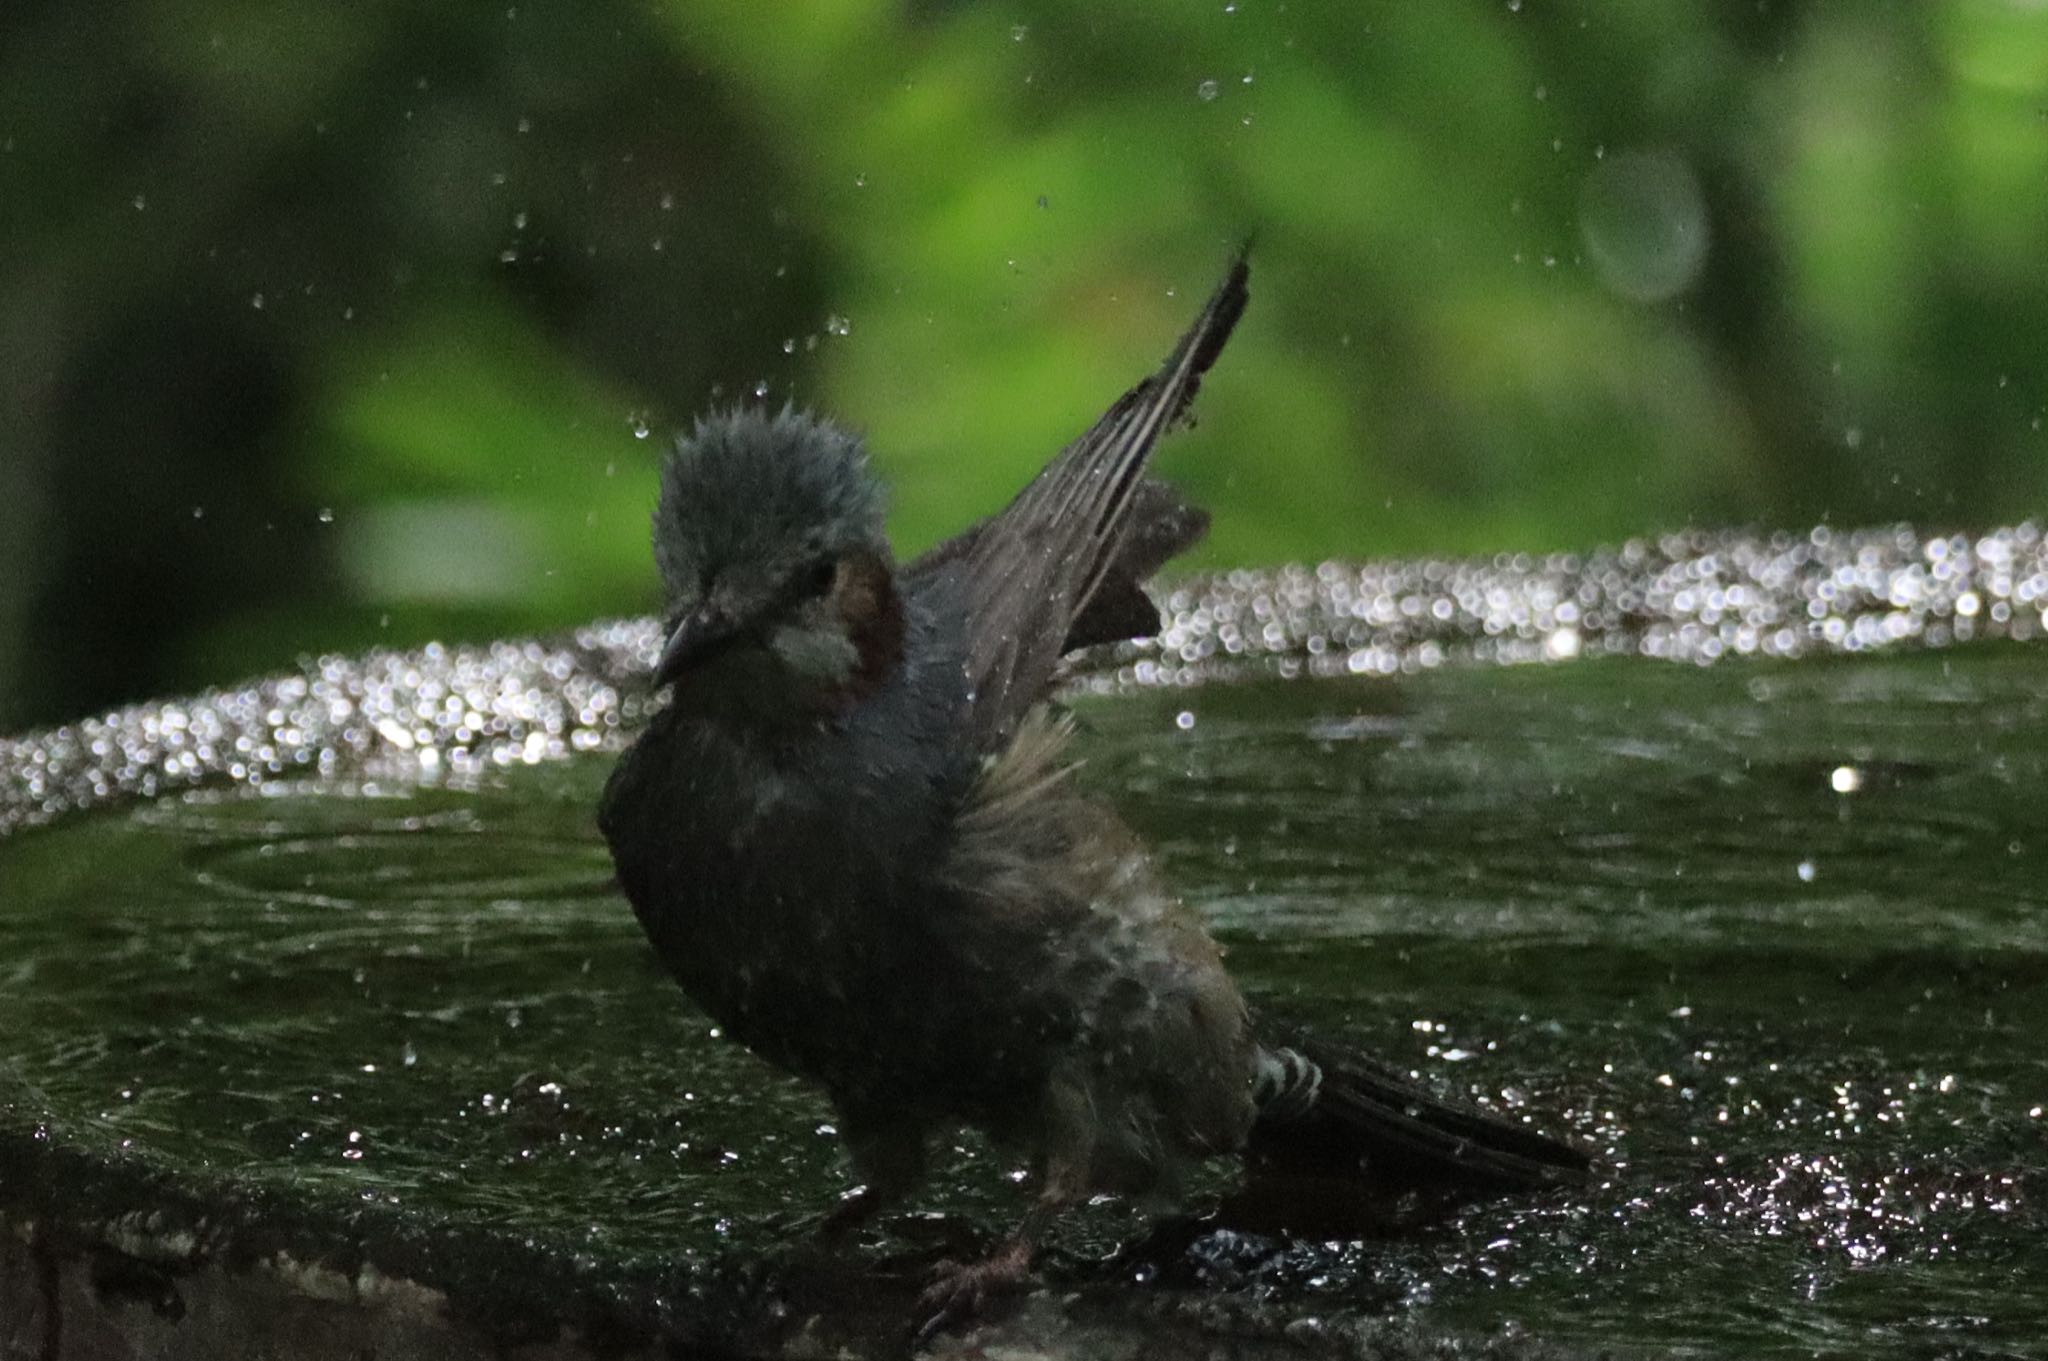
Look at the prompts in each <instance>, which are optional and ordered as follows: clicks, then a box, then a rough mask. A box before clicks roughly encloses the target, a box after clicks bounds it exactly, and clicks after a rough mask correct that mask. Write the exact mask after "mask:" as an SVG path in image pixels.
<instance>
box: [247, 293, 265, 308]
mask: <svg viewBox="0 0 2048 1361" xmlns="http://www.w3.org/2000/svg"><path fill="white" fill-rule="evenodd" d="M249 306H251V307H253V308H255V309H256V310H257V311H259V312H261V311H262V310H263V295H262V294H261V293H258V294H255V295H254V296H253V297H251V298H250V299H249Z"/></svg>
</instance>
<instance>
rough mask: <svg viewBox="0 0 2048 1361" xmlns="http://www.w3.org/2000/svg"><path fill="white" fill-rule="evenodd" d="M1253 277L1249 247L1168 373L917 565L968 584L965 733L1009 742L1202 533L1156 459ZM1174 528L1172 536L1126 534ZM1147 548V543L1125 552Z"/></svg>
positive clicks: (918, 579) (924, 576)
mask: <svg viewBox="0 0 2048 1361" xmlns="http://www.w3.org/2000/svg"><path fill="white" fill-rule="evenodd" d="M1249 274H1250V268H1249V266H1248V265H1247V263H1246V261H1245V257H1244V255H1243V253H1242V252H1240V253H1239V255H1238V257H1237V259H1236V260H1235V261H1233V262H1232V264H1231V267H1230V271H1229V273H1228V274H1227V275H1225V277H1224V279H1223V282H1222V283H1221V284H1220V285H1218V287H1217V289H1216V291H1215V293H1214V294H1212V295H1211V296H1210V298H1209V301H1208V304H1207V305H1206V306H1205V307H1203V309H1202V313H1201V315H1200V316H1199V317H1197V318H1196V319H1195V323H1194V325H1193V326H1191V327H1189V329H1188V331H1187V334H1185V335H1183V336H1182V337H1181V339H1180V343H1179V344H1178V345H1176V346H1174V349H1173V353H1172V354H1170V355H1168V356H1167V359H1166V363H1165V364H1164V365H1163V366H1162V367H1161V368H1160V370H1159V372H1157V373H1156V374H1154V375H1152V376H1151V377H1150V378H1147V379H1146V380H1145V381H1144V382H1142V383H1140V384H1138V385H1137V386H1136V387H1134V388H1132V389H1131V390H1130V391H1129V392H1127V393H1125V394H1124V395H1123V396H1122V397H1120V398H1119V399H1118V400H1117V402H1116V404H1115V405H1114V406H1112V407H1110V409H1109V410H1108V411H1107V412H1105V413H1104V414H1103V416H1102V418H1101V419H1100V420H1098V421H1096V423H1095V424H1094V425H1093V426H1092V427H1090V428H1089V430H1088V431H1087V433H1085V434H1083V435H1082V436H1081V437H1080V438H1079V439H1077V440H1075V441H1074V442H1073V443H1072V444H1070V445H1068V446H1067V447H1066V448H1065V449H1063V450H1062V451H1061V452H1060V453H1059V454H1058V456H1056V457H1055V458H1054V459H1053V460H1052V462H1051V463H1049V464H1047V465H1046V466H1045V469H1044V470H1043V471H1042V472H1040V473H1039V475H1038V476H1037V477H1036V478H1034V479H1032V481H1031V482H1030V484H1029V485H1027V486H1026V487H1025V488H1024V490H1023V491H1021V492H1019V493H1018V495H1017V497H1016V499H1015V500H1013V501H1011V502H1010V504H1009V505H1008V506H1007V507H1005V508H1004V509H1003V510H1002V511H1001V512H1000V513H999V514H997V515H996V516H994V517H993V518H991V519H989V520H987V521H984V522H983V523H981V524H979V525H976V526H975V527H974V528H972V529H970V530H968V531H967V532H966V533H964V534H961V535H959V536H957V537H956V538H954V539H951V540H948V541H947V542H946V543H943V544H941V545H939V547H937V548H936V549H934V550H932V552H931V553H929V554H927V555H926V556H925V557H923V558H921V559H919V560H918V561H917V562H916V563H914V564H912V566H911V569H910V576H911V581H912V586H913V589H917V588H918V587H919V586H920V585H928V584H930V583H931V582H933V581H935V580H938V579H941V578H944V579H947V580H949V581H951V582H952V583H953V585H954V587H955V588H956V589H957V590H959V591H960V592H961V596H960V603H961V605H962V606H964V608H965V609H966V611H967V619H968V637H967V642H966V658H965V666H966V671H967V680H968V685H969V689H970V692H971V694H972V699H971V701H970V704H969V710H968V716H967V729H968V733H969V736H970V738H971V740H972V741H973V742H974V743H975V745H977V746H978V747H979V748H980V749H981V750H984V751H988V750H993V749H995V748H996V747H998V746H1000V745H1001V744H1002V743H1003V742H1004V741H1005V740H1007V738H1008V737H1009V736H1010V734H1012V733H1013V732H1014V731H1015V730H1016V726H1017V723H1018V721H1019V720H1020V719H1021V718H1022V717H1023V716H1024V714H1025V713H1026V712H1028V711H1029V710H1030V708H1031V706H1032V705H1034V704H1036V703H1037V702H1038V701H1039V700H1040V699H1042V698H1043V697H1044V695H1045V693H1046V691H1047V689H1048V688H1049V687H1050V686H1051V684H1052V681H1053V678H1054V675H1055V673H1056V671H1057V669H1058V666H1059V660H1060V657H1061V656H1062V655H1063V654H1065V653H1066V652H1068V651H1069V650H1071V648H1072V647H1073V646H1077V645H1078V643H1075V642H1070V637H1071V638H1077V639H1079V640H1081V641H1091V642H1092V641H1100V640H1101V639H1102V638H1103V637H1105V636H1109V635H1112V634H1114V633H1117V632H1118V631H1119V630H1120V628H1121V627H1123V626H1126V625H1127V624H1128V622H1129V621H1130V618H1131V616H1132V614H1133V612H1134V611H1133V608H1132V607H1133V603H1134V602H1133V600H1132V595H1133V594H1134V593H1137V586H1138V582H1139V580H1141V579H1142V576H1143V575H1144V574H1147V573H1149V572H1150V571H1151V570H1152V569H1153V568H1155V567H1156V566H1157V565H1158V563H1159V561H1163V560H1164V557H1166V556H1170V555H1171V553H1172V552H1177V551H1179V549H1180V548H1183V547H1186V546H1187V544H1189V543H1192V542H1193V541H1194V540H1195V539H1196V538H1198V537H1200V534H1201V531H1202V528H1203V526H1204V525H1205V524H1206V519H1205V517H1203V516H1202V515H1201V514H1200V512H1199V511H1195V510H1193V509H1192V508H1190V507H1187V506H1185V505H1183V504H1181V503H1180V502H1179V501H1178V499H1177V498H1175V497H1173V496H1172V495H1171V493H1163V494H1158V493H1156V492H1154V491H1153V490H1152V489H1156V488H1157V484H1148V483H1147V481H1146V479H1145V464H1146V462H1147V460H1148V459H1149V458H1150V457H1151V454H1152V449H1153V447H1154V446H1155V445H1156V444H1157V443H1158V442H1159V438H1160V436H1161V435H1163V434H1165V433H1166V432H1167V431H1168V430H1169V429H1171V428H1172V427H1173V426H1174V424H1175V423H1176V422H1178V421H1179V420H1180V419H1181V418H1182V416H1183V415H1185V414H1186V411H1187V408H1188V404H1189V403H1190V402H1191V401H1193V400H1194V396H1195V392H1196V390H1197V389H1198V388H1199V387H1200V386H1201V382H1202V375H1203V374H1205V373H1207V372H1208V370H1209V367H1210V366H1211V365H1212V364H1214V363H1215V362H1216V357H1217V355H1219V354H1220V353H1222V350H1223V345H1224V342H1225V341H1227V340H1228V339H1229V338H1230V332H1231V329H1232V328H1233V327H1234V326H1236V324H1237V319H1238V318H1239V317H1240V316H1242V315H1243V313H1244V308H1245V304H1246V302H1247V301H1248V300H1249V297H1250V293H1249V290H1248V287H1247V280H1248V277H1249ZM1147 506H1150V507H1153V508H1155V509H1160V508H1162V507H1163V508H1165V509H1168V510H1170V512H1171V513H1172V514H1173V515H1174V516H1175V517H1176V518H1175V520H1174V521H1172V524H1173V525H1174V526H1176V528H1170V529H1168V530H1166V531H1160V530H1158V529H1157V527H1154V528H1153V530H1152V532H1151V533H1150V534H1149V536H1148V535H1147V532H1146V530H1147V527H1146V525H1145V524H1143V523H1142V519H1143V517H1142V515H1136V514H1134V510H1143V508H1144V507H1147ZM1162 533H1163V534H1164V539H1165V541H1166V542H1165V543H1164V544H1162V543H1159V542H1153V543H1146V544H1143V545H1139V544H1136V543H1129V542H1127V541H1128V540H1133V539H1134V537H1150V538H1151V539H1153V540H1160V539H1161V537H1162ZM1162 546H1164V547H1165V548H1166V551H1165V552H1164V553H1161V552H1159V551H1158V550H1159V548H1160V547H1162ZM1137 548H1142V550H1143V551H1138V552H1127V551H1126V550H1127V549H1137ZM1133 559H1140V561H1136V562H1134V561H1133ZM1142 559H1151V560H1149V561H1142ZM1133 568H1135V569H1136V570H1132V569H1133ZM1106 584H1107V585H1108V587H1109V591H1108V594H1107V596H1106V598H1105V608H1103V609H1101V610H1098V611H1096V613H1097V614H1099V615H1101V616H1102V617H1101V618H1100V619H1096V618H1093V617H1092V616H1091V617H1090V618H1089V619H1087V620H1084V619H1083V615H1084V614H1085V613H1087V612H1088V610H1089V606H1090V603H1091V602H1093V601H1094V600H1095V599H1096V597H1097V594H1098V593H1099V592H1103V591H1104V588H1105V585H1106Z"/></svg>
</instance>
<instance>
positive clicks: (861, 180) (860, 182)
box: [853, 173, 868, 189]
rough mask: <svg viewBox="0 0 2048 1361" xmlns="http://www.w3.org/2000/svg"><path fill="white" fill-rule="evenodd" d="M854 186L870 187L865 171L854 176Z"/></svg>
mask: <svg viewBox="0 0 2048 1361" xmlns="http://www.w3.org/2000/svg"><path fill="white" fill-rule="evenodd" d="M853 187H854V188H856V189H865V188H867V187H868V177H867V175H866V174H865V173H862V174H859V175H855V176H854V177H853Z"/></svg>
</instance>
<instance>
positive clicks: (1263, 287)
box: [0, 0, 2048, 730]
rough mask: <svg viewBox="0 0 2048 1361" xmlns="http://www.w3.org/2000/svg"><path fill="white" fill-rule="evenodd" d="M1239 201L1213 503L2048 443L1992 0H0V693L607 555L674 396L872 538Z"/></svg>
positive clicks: (1964, 453)
mask: <svg viewBox="0 0 2048 1361" xmlns="http://www.w3.org/2000/svg"><path fill="white" fill-rule="evenodd" d="M1254 232H1256V234H1257V243H1258V244H1257V249H1256V254H1255V262H1254V263H1255V269H1254V279H1253V287H1254V295H1255V301H1254V304H1253V308H1252V311H1251V313H1250V314H1249V316H1248V318H1247V320H1246V322H1245V324H1244V326H1243V327H1242V328H1241V329H1240V331H1239V334H1238V338H1237V340H1236V341H1235V343H1234V344H1233V346H1232V349H1231V351H1230V352H1229V354H1228V356H1227V357H1226V360H1225V362H1224V363H1223V364H1222V366H1221V367H1220V368H1219V369H1218V371H1217V373H1216V374H1215V376H1214V378H1213V379H1212V380H1211V382H1210V383H1209V384H1208V386H1207V387H1206V389H1205V391H1204V395H1203V400H1202V403H1201V406H1200V416H1201V425H1200V427H1199V428H1198V429H1197V430H1196V431H1195V432H1194V433H1193V434H1192V435H1189V436H1185V437H1181V438H1178V439H1176V440H1175V441H1174V442H1173V443H1172V444H1171V445H1170V446H1169V447H1168V449H1167V451H1166V454H1165V457H1164V458H1163V460H1162V465H1163V469H1164V471H1166V472H1167V473H1168V474H1169V475H1171V476H1173V477H1175V478H1177V479H1179V480H1181V481H1182V482H1183V483H1184V484H1186V485H1187V486H1189V487H1191V488H1192V489H1194V490H1195V491H1196V493H1197V494H1198V495H1199V496H1200V497H1202V498H1204V499H1206V500H1207V501H1209V502H1210V503H1212V504H1213V505H1215V506H1217V507H1218V508H1220V509H1221V510H1222V511H1223V512H1224V513H1222V514H1221V515H1220V516H1219V517H1218V523H1217V529H1216V533H1215V535H1214V538H1213V540H1212V543H1211V545H1210V546H1209V547H1208V549H1207V550H1205V553H1206V560H1207V561H1208V562H1211V563H1220V562H1239V561H1260V562H1270V561H1275V560H1279V559H1283V558H1292V557H1306V556H1311V555H1323V554H1346V555H1351V556H1365V555H1383V554H1400V555H1413V554H1422V553H1462V552H1469V551H1480V550H1493V549H1502V548H1541V547H1584V546H1590V545H1592V544H1595V543H1598V542H1602V541H1611V540H1614V539H1616V538H1619V537H1622V536H1625V535H1629V534H1632V533H1639V532H1644V531H1650V530H1656V529H1660V528H1668V527H1673V526H1679V525H1685V524H1717V525H1718V524H1730V523H1736V524H1754V525H1758V526H1798V527H1804V526H1807V525H1810V524H1812V523H1814V522H1817V521H1821V520H1830V521H1833V522H1835V523H1838V524H1850V523H1865V522H1872V521H1882V520H1890V519H1894V518H1901V517H1906V518H1912V519H1915V520H1919V521H1923V522H1925V523H1927V524H1928V525H1929V526H1931V527H1932V526H1963V527H1968V526H1973V525H1987V524H1990V523H1994V522H1999V521H2009V520H2012V519H2016V518H2019V517H2022V516H2026V515H2029V514H2031V513H2034V512H2035V511H2037V510H2038V509H2039V508H2040V507H2041V505H2042V504H2043V501H2044V494H2048V433H2044V431H2043V420H2044V407H2048V375H2044V360H2048V6H2044V5H2043V4H2042V3H2040V0H1896V2H1890V3H1888V2H1887V0H1853V2H1852V0H1839V2H1838V3H1820V2H1819V0H1805V2H1803V3H1798V2H1793V0H1758V2H1757V3H1741V4H1733V3H1726V2H1725V0H1438V2H1437V3H1430V4H1417V3H1412V2H1410V0H1342V2H1340V0H1285V2H1284V3H1282V2H1281V0H1235V3H1231V2H1230V0H1194V2H1192V3H1190V2H1188V0H1125V3H1122V4H1116V5H1104V4H1100V3H1095V2H1093V0H1086V2H1084V0H1030V2H1028V3H1026V2H1013V3H1001V4H997V3H938V0H921V2H918V0H823V2H821V3H791V4H782V5H764V4H761V3H759V0H751V2H745V3H743V2H740V0H704V2H702V3H684V2H683V0H651V2H650V0H633V2H632V3H623V2H622V0H577V2H576V3H574V4H571V3H566V0H542V2H540V3H536V2H535V0H494V3H491V4H483V5H479V4H461V3H444V4H439V5H433V6H422V5H409V4H399V3H393V2H392V0H364V2H363V3H357V4H352V5H346V6H343V5H278V4H268V3H253V2H252V0H179V2H178V3H170V2H169V0H122V2H117V0H63V2H62V3H58V0H8V3H7V4H6V5H4V6H0V730H11V729H17V728H21V727H25V726H29V725H34V724H41V723H47V722H54V721H58V720H61V719H64V718H68V717H71V716H75V715H78V714H81V713H84V712H88V711H91V710H95V709H98V708H101V707H104V706H107V705H109V704H112V703H116V702H120V701H124V700H131V699H137V698H142V697H145V696H148V695H151V694H156V693H163V692H170V691H179V690H186V689H191V688H194V687H198V686H201V685H205V684H209V683H217V682H228V681H232V680H235V679H238V678H240V677H243V676H245V675H248V674H251V673H255V672H260V671H264V670H267V669H272V668H276V667H278V666H280V665H285V664H289V663H291V662H292V661H293V660H295V659H296V658H298V657H301V656H304V655H307V654H311V653H317V652H323V651H337V650H353V649H359V648H363V647H366V646H370V645H374V644H384V643H388V644H392V645H401V644H411V643H416V642H419V641H421V640H423V639H426V638H429V637H439V638H444V639H480V638H485V637H489V636H495V635H498V634H502V633H507V632H514V631H529V630H541V629H549V628H554V627H558V626H562V625H567V624H571V623H576V622H580V621H583V620H585V619H588V618H591V617H595V616H598V615H602V614H620V613H629V612H638V611H642V610H645V609H648V608H651V607H652V606H653V605H654V603H655V600H654V594H653V589H654V588H653V576H652V571H651V568H650V566H649V562H648V555H647V551H646V544H645V534H646V513H647V509H648V506H649V504H650V502H651V498H652V495H653V488H654V477H655V468H656V465H657V460H658V458H659V456H660V454H661V452H662V450H663V448H664V447H665V445H666V442H667V439H668V436H669V432H671V431H672V430H673V429H674V428H675V427H676V426H677V425H678V424H679V423H681V422H684V421H686V420H687V419H688V417H689V416H690V415H691V414H692V413H694V412H696V411H699V410H701V409H703V408H704V407H705V406H707V405H709V404H712V403H715V402H720V401H724V402H732V401H750V400H756V399H757V394H759V395H760V398H761V399H764V400H767V401H770V402H774V403H778V404H779V403H780V402H782V401H784V400H785V399H792V398H793V399H794V400H796V401H798V402H803V403H812V404H816V405H819V406H823V407H826V408H829V409H830V410H832V411H833V412H835V413H838V414H839V415H840V416H841V417H843V418H844V419H846V420H847V421H848V422H850V423H852V424H854V425H856V426H858V427H859V428H862V429H864V430H865V431H866V432H867V433H868V435H869V437H870V440H871V442H872V445H873V447H874V449H875V451H876V454H877V457H878V459H879V461H880V463H881V465H882V466H883V468H884V469H885V470H886V471H887V472H888V473H889V474H890V475H891V476H892V478H893V479H894V482H895V486H896V493H895V501H894V507H895V511H894V513H895V517H896V525H897V529H898V531H899V533H900V535H901V536H902V541H903V542H904V543H905V544H906V546H916V545H921V544H925V543H928V542H930V541H932V540H933V539H935V538H936V537H938V536H940V535H941V534H943V533H944V532H945V531H946V530H947V529H949V528H950V527H953V526H956V525H958V524H959V523H961V522H962V521H964V520H966V519H967V518H969V517H971V516H973V515H975V514H977V513H980V512H984V511H986V510H989V509H992V508H993V507H995V506H996V505H998V504H999V503H1000V502H1001V501H1002V500H1003V499H1004V498H1005V497H1006V496H1007V495H1008V494H1009V492H1010V491H1011V490H1012V489H1013V488H1014V487H1015V486H1017V485H1018V484H1019V483H1020V482H1021V481H1022V480H1023V479H1024V478H1025V477H1026V476H1027V475H1028V474H1029V473H1030V472H1031V471H1032V470H1033V469H1034V468H1035V467H1036V466H1037V464H1038V463H1039V461H1040V460H1041V459H1043V458H1044V457H1045V456H1046V455H1047V454H1048V453H1049V452H1050V451H1052V450H1053V449H1055V448H1057V447H1058V446H1059V445H1060V444H1061V443H1063V442H1064V441H1065V440H1066V439H1067V438H1068V437H1070V436H1071V435H1073V434H1074V433H1075V432H1077V431H1078V430H1080V429H1081V428H1083V427H1085V426H1086V425H1087V423H1088V422H1089V421H1090V419H1092V417H1093V416H1094V415H1095V414H1096V412H1097V411H1098V410H1099V409H1100V408H1101V407H1103V406H1104V405H1105V404H1107V402H1108V401H1109V400H1111V399H1112V398H1113V397H1115V396H1116V395H1117V393H1118V392H1120V391H1121V390H1122V389H1123V388H1124V387H1125V386H1126V385H1128V384H1129V383H1130V382H1131V381H1133V380H1135V379H1136V378H1137V377H1139V376H1141V375H1142V374H1143V373H1145V372H1146V371H1147V370H1149V369H1150V368H1151V367H1152V366H1153V365H1154V364H1155V363H1156V362H1157V361H1158V360H1159V358H1160V357H1162V356H1163V355H1164V353H1165V351H1166V349H1167V348H1168V347H1169V345H1170V344H1171V342H1172V340H1173V338H1174V337H1175V335H1176V334H1177V333H1178V332H1179V330H1180V328H1181V327H1182V326H1183V325H1184V324H1185V322H1186V321H1187V319H1188V318H1189V317H1190V315H1191V314H1192V312H1193V310H1194V308H1195V307H1196V305H1197V304H1198V302H1199V299H1200V297H1201V296H1202V295H1203V293H1204V292H1205V291H1206V290H1207V289H1208V287H1209V286H1210V284H1211V283H1212V282H1213V280H1214V279H1215V277H1216V276H1217V274H1218V272H1219V271H1220V269H1221V268H1222V266H1223V264H1224V262H1225V260H1226V258H1227V256H1228V254H1229V251H1230V250H1231V248H1232V247H1233V245H1234V244H1235V243H1236V242H1238V241H1239V240H1240V239H1242V238H1244V237H1245V236H1246V235H1248V234H1251V233H1254Z"/></svg>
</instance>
